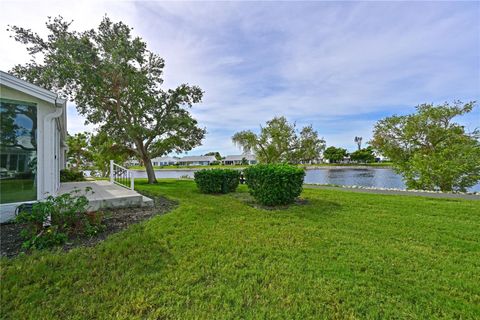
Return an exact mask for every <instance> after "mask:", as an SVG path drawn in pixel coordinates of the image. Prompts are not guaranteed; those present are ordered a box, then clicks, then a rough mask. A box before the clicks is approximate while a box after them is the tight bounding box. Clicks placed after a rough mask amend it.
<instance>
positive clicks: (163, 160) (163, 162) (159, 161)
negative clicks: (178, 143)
mask: <svg viewBox="0 0 480 320" xmlns="http://www.w3.org/2000/svg"><path fill="white" fill-rule="evenodd" d="M178 161H179V159H178V158H174V157H157V158H152V165H153V166H171V165H176V164H177V163H178Z"/></svg>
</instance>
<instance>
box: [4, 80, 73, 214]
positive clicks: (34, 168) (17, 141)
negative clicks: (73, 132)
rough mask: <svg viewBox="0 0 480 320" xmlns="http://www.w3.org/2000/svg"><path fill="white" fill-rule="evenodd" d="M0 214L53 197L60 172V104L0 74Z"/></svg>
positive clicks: (62, 133)
mask: <svg viewBox="0 0 480 320" xmlns="http://www.w3.org/2000/svg"><path fill="white" fill-rule="evenodd" d="M0 118H1V119H2V121H1V128H0V132H1V134H0V191H1V192H0V213H1V214H4V213H8V212H11V211H12V210H15V208H16V207H17V206H18V205H19V204H21V203H23V202H28V201H35V200H40V199H44V198H45V197H46V196H48V195H56V194H57V191H58V189H59V187H60V170H61V169H63V168H65V152H66V144H65V140H66V136H67V129H66V122H67V121H66V120H67V114H66V100H65V99H62V98H60V97H59V96H58V95H57V94H56V93H54V92H51V91H48V90H45V89H44V88H41V87H39V86H36V85H34V84H31V83H29V82H26V81H23V80H21V79H18V78H16V77H14V76H12V75H10V74H8V73H5V72H3V71H0Z"/></svg>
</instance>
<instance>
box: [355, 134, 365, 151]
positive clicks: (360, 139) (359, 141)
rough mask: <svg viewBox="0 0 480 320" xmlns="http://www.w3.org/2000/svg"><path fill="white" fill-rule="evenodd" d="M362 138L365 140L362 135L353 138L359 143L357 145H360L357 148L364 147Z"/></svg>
mask: <svg viewBox="0 0 480 320" xmlns="http://www.w3.org/2000/svg"><path fill="white" fill-rule="evenodd" d="M362 140H363V138H362V137H355V139H353V141H355V143H356V144H357V147H358V149H357V150H360V149H362Z"/></svg>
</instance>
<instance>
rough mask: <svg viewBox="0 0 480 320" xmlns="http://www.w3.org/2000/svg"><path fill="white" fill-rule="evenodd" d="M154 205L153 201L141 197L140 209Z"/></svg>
mask: <svg viewBox="0 0 480 320" xmlns="http://www.w3.org/2000/svg"><path fill="white" fill-rule="evenodd" d="M154 205H155V202H154V201H153V199H150V198H149V197H145V196H143V197H142V207H153V206H154Z"/></svg>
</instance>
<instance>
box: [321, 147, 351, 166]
mask: <svg viewBox="0 0 480 320" xmlns="http://www.w3.org/2000/svg"><path fill="white" fill-rule="evenodd" d="M347 155H348V152H347V150H346V149H343V148H336V147H334V146H331V147H328V148H327V149H325V151H324V152H323V157H324V158H325V159H327V160H329V161H330V163H335V162H339V161H342V160H343V158H344V157H346V156H347Z"/></svg>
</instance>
